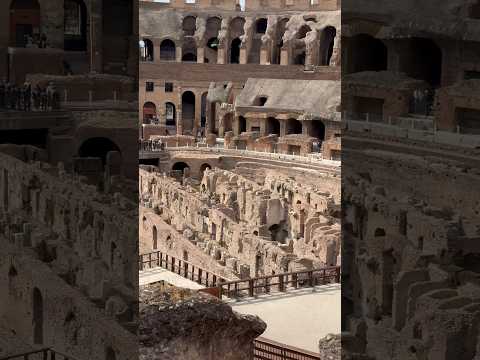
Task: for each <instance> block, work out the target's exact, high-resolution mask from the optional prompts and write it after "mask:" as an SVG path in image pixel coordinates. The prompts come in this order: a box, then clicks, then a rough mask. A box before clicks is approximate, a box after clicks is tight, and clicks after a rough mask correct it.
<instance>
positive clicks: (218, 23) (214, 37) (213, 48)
mask: <svg viewBox="0 0 480 360" xmlns="http://www.w3.org/2000/svg"><path fill="white" fill-rule="evenodd" d="M221 27H222V19H221V18H219V17H217V16H213V17H209V18H208V19H207V23H206V26H205V38H206V39H208V41H207V46H206V48H205V60H207V61H205V62H208V63H210V64H216V63H217V62H218V45H219V41H218V33H219V32H220V29H221Z"/></svg>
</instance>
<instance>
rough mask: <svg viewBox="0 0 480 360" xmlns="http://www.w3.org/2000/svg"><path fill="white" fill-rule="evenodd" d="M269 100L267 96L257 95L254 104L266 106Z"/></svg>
mask: <svg viewBox="0 0 480 360" xmlns="http://www.w3.org/2000/svg"><path fill="white" fill-rule="evenodd" d="M267 100H268V97H267V96H257V97H256V98H255V100H254V102H253V106H265V103H266V102H267Z"/></svg>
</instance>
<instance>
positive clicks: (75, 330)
mask: <svg viewBox="0 0 480 360" xmlns="http://www.w3.org/2000/svg"><path fill="white" fill-rule="evenodd" d="M133 5H134V2H132V1H130V0H115V1H114V0H103V1H97V0H86V1H83V0H48V1H47V0H9V1H2V2H1V4H0V27H1V31H0V79H1V80H0V244H1V246H0V287H1V289H2V291H0V358H2V359H5V358H7V359H55V358H56V359H95V360H105V359H108V360H115V359H124V360H127V359H134V358H136V357H137V356H138V354H137V337H136V332H137V329H138V324H137V319H138V315H137V314H138V309H137V308H138V295H137V294H138V268H137V259H136V257H137V254H138V233H137V231H138V230H137V217H138V206H137V199H138V195H137V191H138V185H137V180H138V163H137V152H138V147H137V128H138V127H137V108H138V103H137V102H136V99H137V84H138V77H137V73H138V60H137V59H138V45H137V44H138V43H137V39H138V28H137V24H138V9H135V6H133ZM119 25H121V26H119Z"/></svg>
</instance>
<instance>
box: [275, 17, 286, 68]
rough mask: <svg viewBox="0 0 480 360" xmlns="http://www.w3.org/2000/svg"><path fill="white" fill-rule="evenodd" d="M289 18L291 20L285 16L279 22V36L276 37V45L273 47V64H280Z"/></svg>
mask: <svg viewBox="0 0 480 360" xmlns="http://www.w3.org/2000/svg"><path fill="white" fill-rule="evenodd" d="M288 20H289V19H288V18H285V19H282V20H280V21H279V22H278V25H277V36H276V38H275V46H274V48H273V53H272V59H271V63H272V64H280V57H281V53H282V47H283V35H285V31H286V29H287V23H288Z"/></svg>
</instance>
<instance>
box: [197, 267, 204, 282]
mask: <svg viewBox="0 0 480 360" xmlns="http://www.w3.org/2000/svg"><path fill="white" fill-rule="evenodd" d="M202 272H203V270H202V269H200V268H199V269H198V275H197V276H198V278H197V283H199V284H200V285H202Z"/></svg>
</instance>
